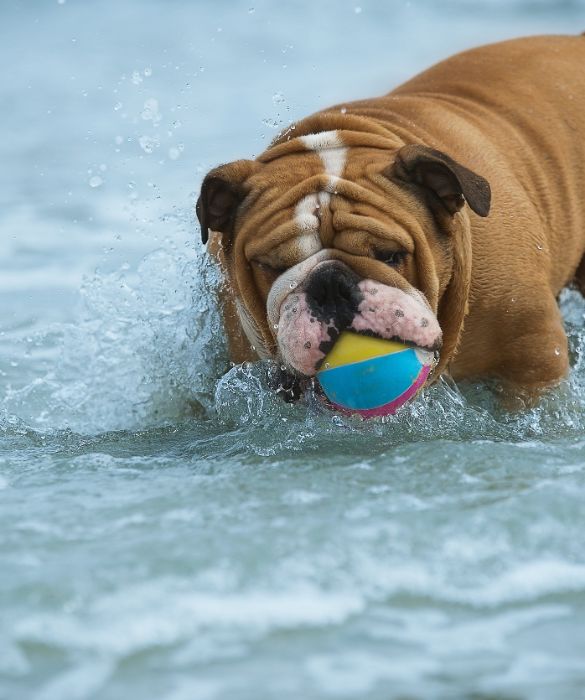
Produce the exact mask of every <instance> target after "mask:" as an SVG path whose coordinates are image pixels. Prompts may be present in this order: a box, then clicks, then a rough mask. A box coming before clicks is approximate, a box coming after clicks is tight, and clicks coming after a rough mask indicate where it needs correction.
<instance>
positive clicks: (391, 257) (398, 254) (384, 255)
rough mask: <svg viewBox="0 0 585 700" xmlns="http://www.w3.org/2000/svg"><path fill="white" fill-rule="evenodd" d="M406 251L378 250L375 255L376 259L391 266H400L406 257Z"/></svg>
mask: <svg viewBox="0 0 585 700" xmlns="http://www.w3.org/2000/svg"><path fill="white" fill-rule="evenodd" d="M406 255H407V254H406V253H405V252H404V251H402V250H376V251H374V257H375V258H376V260H379V261H380V262H383V263H385V264H386V265H390V267H398V265H400V264H401V263H403V262H404V260H405V259H406Z"/></svg>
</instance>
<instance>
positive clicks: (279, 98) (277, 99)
mask: <svg viewBox="0 0 585 700" xmlns="http://www.w3.org/2000/svg"><path fill="white" fill-rule="evenodd" d="M272 101H273V102H274V104H275V105H278V104H282V103H283V102H285V97H284V95H283V94H282V92H275V93H274V95H272Z"/></svg>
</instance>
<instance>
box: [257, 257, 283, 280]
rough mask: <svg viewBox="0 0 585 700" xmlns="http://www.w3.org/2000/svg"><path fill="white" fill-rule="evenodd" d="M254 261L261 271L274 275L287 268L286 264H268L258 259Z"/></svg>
mask: <svg viewBox="0 0 585 700" xmlns="http://www.w3.org/2000/svg"><path fill="white" fill-rule="evenodd" d="M254 262H255V264H256V265H257V266H258V267H259V268H260V269H261V270H262V271H263V272H266V273H267V274H269V275H274V276H275V277H278V276H279V275H282V273H283V272H286V270H287V269H288V268H287V267H286V266H280V265H279V266H277V265H270V264H268V263H266V262H261V261H260V260H254Z"/></svg>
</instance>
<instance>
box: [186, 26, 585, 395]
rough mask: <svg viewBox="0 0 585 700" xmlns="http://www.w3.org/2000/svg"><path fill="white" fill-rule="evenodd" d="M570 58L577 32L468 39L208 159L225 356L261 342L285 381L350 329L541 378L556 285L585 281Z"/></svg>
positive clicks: (558, 335)
mask: <svg viewBox="0 0 585 700" xmlns="http://www.w3.org/2000/svg"><path fill="white" fill-rule="evenodd" d="M584 66H585V37H583V36H575V37H570V36H542V37H531V38H524V39H516V40H512V41H505V42H502V43H497V44H492V45H489V46H483V47H480V48H476V49H473V50H470V51H466V52H464V53H460V54H458V55H456V56H454V57H452V58H449V59H447V60H445V61H443V62H441V63H439V64H437V65H435V66H434V67H432V68H430V69H429V70H426V71H425V72H423V73H421V74H420V75H418V76H416V77H415V78H413V79H412V80H409V81H408V82H407V83H405V84H403V85H401V86H400V87H398V88H396V89H395V90H394V91H392V92H391V93H389V94H388V95H385V96H383V97H376V98H373V99H366V100H360V101H357V102H348V103H346V104H341V105H337V106H335V107H332V108H329V109H326V110H324V111H322V112H318V113H316V114H314V115H312V116H310V117H308V118H306V119H302V120H300V121H298V122H296V123H295V124H293V125H291V126H290V127H289V128H288V129H286V131H284V133H282V134H281V135H279V136H278V137H277V138H276V140H275V141H274V142H273V143H272V144H271V145H270V147H269V148H268V149H267V150H266V151H265V152H264V153H262V154H261V155H259V156H258V157H257V158H256V159H255V160H238V161H235V162H232V163H228V164H226V165H222V166H220V167H217V168H215V169H214V170H212V171H211V172H210V173H208V174H207V176H206V177H205V179H204V181H203V184H202V187H201V194H200V197H199V200H198V202H197V216H198V219H199V222H200V224H201V234H202V239H203V242H204V243H208V249H209V251H210V253H211V254H212V255H214V256H216V258H217V259H218V260H219V263H220V265H221V268H222V270H223V271H224V274H225V278H226V284H225V286H224V289H223V292H222V297H223V298H222V305H223V313H224V318H225V327H226V332H227V335H228V341H229V347H230V352H231V356H232V360H233V361H234V362H236V363H239V362H243V361H245V360H253V359H257V358H274V359H276V360H277V361H278V363H279V365H281V366H282V367H283V368H285V374H286V376H287V377H288V381H287V380H284V379H282V378H281V380H280V382H279V383H280V389H281V390H282V391H284V393H288V394H289V395H290V397H292V398H294V397H296V396H297V395H298V393H299V390H300V387H301V386H302V383H303V380H306V379H308V378H309V379H310V378H311V377H313V376H314V375H315V373H316V371H317V370H318V368H319V366H320V364H321V363H322V361H323V358H324V357H325V355H326V354H327V352H328V350H329V349H330V348H331V347H332V345H333V344H334V342H335V340H336V339H337V337H338V336H339V334H340V332H342V331H343V330H345V329H351V330H353V331H354V332H357V333H364V334H369V335H374V336H377V337H380V338H387V339H398V340H400V341H401V342H404V343H406V344H411V345H413V346H417V347H422V348H425V349H427V350H431V351H432V352H434V353H437V357H438V364H437V366H436V369H435V372H434V374H433V375H432V378H433V380H436V378H437V377H438V376H439V375H440V374H441V373H442V372H448V373H449V374H450V375H451V376H452V377H453V378H454V379H455V380H461V379H477V378H489V377H493V378H497V379H498V380H499V384H500V385H501V386H503V387H505V388H506V389H507V391H508V392H509V393H513V394H515V395H518V396H525V397H527V398H528V399H533V398H534V397H538V396H539V395H540V393H541V392H542V391H543V390H545V389H546V388H548V387H551V386H554V385H555V384H557V383H558V382H559V381H560V380H561V379H562V378H563V377H565V376H566V374H567V371H568V351H567V338H566V335H565V331H564V328H563V321H562V318H561V314H560V312H559V308H558V304H557V297H558V295H559V292H560V291H561V290H562V289H563V287H565V286H566V285H568V284H571V283H575V284H576V285H577V287H578V288H579V289H580V290H581V291H582V292H583V291H584V290H585V259H584V257H583V254H584V251H585V81H584V80H583V68H584ZM208 239H209V242H208Z"/></svg>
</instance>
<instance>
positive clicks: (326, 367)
mask: <svg viewBox="0 0 585 700" xmlns="http://www.w3.org/2000/svg"><path fill="white" fill-rule="evenodd" d="M323 367H325V369H329V367H331V365H330V364H329V362H326V363H325V364H324V365H323Z"/></svg>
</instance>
